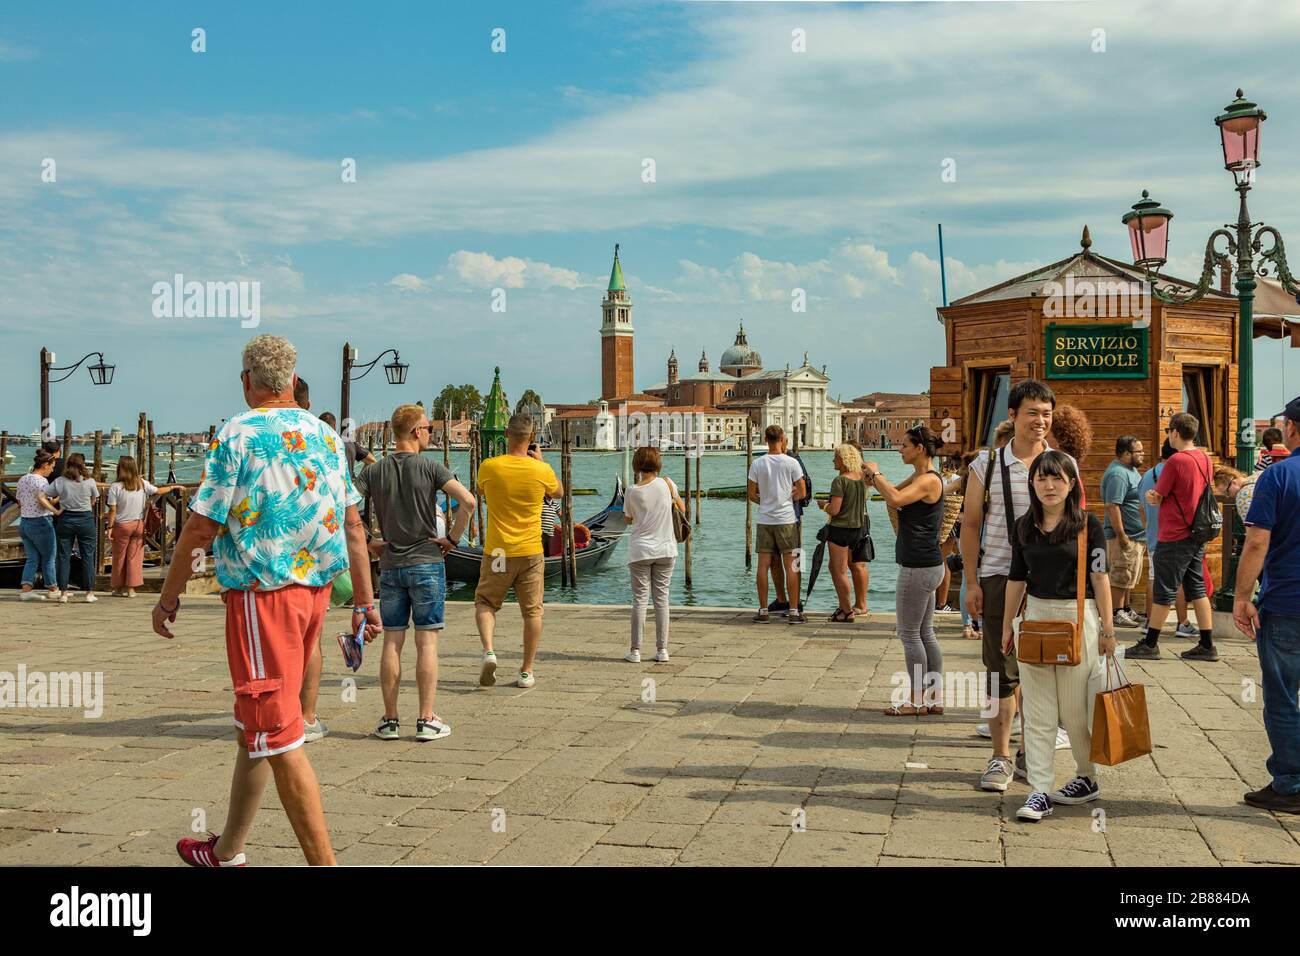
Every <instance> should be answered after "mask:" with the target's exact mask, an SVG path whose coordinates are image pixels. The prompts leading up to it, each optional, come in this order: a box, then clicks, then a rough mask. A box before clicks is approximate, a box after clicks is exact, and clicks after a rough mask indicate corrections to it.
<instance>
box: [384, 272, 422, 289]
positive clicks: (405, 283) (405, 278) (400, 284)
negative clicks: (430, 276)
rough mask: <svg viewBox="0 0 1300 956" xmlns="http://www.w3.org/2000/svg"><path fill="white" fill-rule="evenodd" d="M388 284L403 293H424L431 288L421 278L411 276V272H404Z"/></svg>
mask: <svg viewBox="0 0 1300 956" xmlns="http://www.w3.org/2000/svg"><path fill="white" fill-rule="evenodd" d="M388 284H389V285H391V286H392V287H393V288H395V289H400V290H401V291H403V292H424V291H425V290H427V289H428V287H429V286H428V283H426V282H425V281H424V280H423V279H421V278H420V277H419V276H415V275H411V273H409V272H403V273H400V274H399V275H395V276H393V277H392V278H391V279H389V280H388Z"/></svg>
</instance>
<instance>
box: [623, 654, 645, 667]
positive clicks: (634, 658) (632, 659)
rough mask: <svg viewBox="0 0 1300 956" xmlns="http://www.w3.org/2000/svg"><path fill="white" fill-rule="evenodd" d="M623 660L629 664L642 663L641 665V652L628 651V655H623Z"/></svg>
mask: <svg viewBox="0 0 1300 956" xmlns="http://www.w3.org/2000/svg"><path fill="white" fill-rule="evenodd" d="M623 660H625V661H627V662H628V663H629V664H640V663H641V652H640V651H628V652H627V653H626V654H624V655H623Z"/></svg>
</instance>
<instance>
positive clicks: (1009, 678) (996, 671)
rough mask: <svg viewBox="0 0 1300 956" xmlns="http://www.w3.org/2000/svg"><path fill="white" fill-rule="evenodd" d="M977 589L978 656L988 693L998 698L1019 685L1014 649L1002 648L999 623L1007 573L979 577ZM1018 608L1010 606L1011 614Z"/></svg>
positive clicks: (1005, 590) (1003, 607)
mask: <svg viewBox="0 0 1300 956" xmlns="http://www.w3.org/2000/svg"><path fill="white" fill-rule="evenodd" d="M980 590H981V591H982V592H983V594H984V617H983V619H982V620H981V621H980V637H981V639H982V641H983V648H982V650H983V653H982V655H981V657H982V658H983V661H984V667H985V669H986V670H987V673H988V681H989V696H990V697H997V698H998V699H999V700H1002V699H1005V698H1007V697H1010V696H1011V695H1012V694H1014V693H1015V692H1016V688H1017V687H1019V686H1020V662H1019V661H1017V660H1016V652H1015V651H1014V650H1013V651H1012V652H1011V653H1010V654H1006V653H1003V651H1002V622H1003V620H1004V618H1005V617H1006V614H1007V606H1006V605H1007V576H1006V575H1005V574H994V575H990V576H989V577H987V578H980ZM1019 611H1020V609H1019V608H1012V609H1011V614H1012V616H1015V615H1016V614H1017V613H1019ZM995 680H996V681H997V683H996V685H994V681H995Z"/></svg>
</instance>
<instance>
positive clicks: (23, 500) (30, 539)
mask: <svg viewBox="0 0 1300 956" xmlns="http://www.w3.org/2000/svg"><path fill="white" fill-rule="evenodd" d="M53 470H54V456H53V455H51V454H50V453H49V452H48V451H46V450H45V449H43V448H42V449H41V450H39V451H37V452H36V460H35V462H34V463H33V464H32V470H31V471H30V472H28V473H27V474H25V475H23V476H22V477H21V478H19V479H18V487H17V488H16V489H15V490H14V496H15V497H16V498H17V499H18V504H19V505H20V507H21V508H22V512H21V516H22V520H21V521H20V522H19V525H18V533H19V534H20V535H21V536H22V539H23V551H24V552H26V555H27V560H26V561H25V562H23V593H22V594H21V595H19V599H20V600H23V601H44V600H45V595H44V594H40V593H38V592H37V591H34V590H32V589H33V587H35V585H36V572H37V571H39V572H40V573H41V576H42V577H44V578H45V586H46V587H47V588H49V589H50V596H51V597H57V596H58V594H59V585H58V575H57V574H56V572H55V568H54V557H55V555H56V554H57V553H58V545H57V543H56V542H55V537H54V515H56V514H58V513H59V506H58V505H56V504H55V503H54V502H53V501H51V500H50V482H49V477H50V472H52V471H53Z"/></svg>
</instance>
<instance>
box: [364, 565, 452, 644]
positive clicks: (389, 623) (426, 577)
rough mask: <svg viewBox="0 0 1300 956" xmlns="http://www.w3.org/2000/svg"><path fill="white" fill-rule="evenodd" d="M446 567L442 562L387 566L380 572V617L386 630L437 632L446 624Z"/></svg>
mask: <svg viewBox="0 0 1300 956" xmlns="http://www.w3.org/2000/svg"><path fill="white" fill-rule="evenodd" d="M446 599H447V568H446V566H445V565H443V564H442V563H441V562H438V561H433V562H430V563H428V564H412V565H409V566H407V567H404V568H385V569H383V570H382V571H380V572H379V617H380V619H381V620H382V621H383V622H384V630H385V631H404V630H406V628H407V627H408V625H409V624H410V623H411V622H414V624H415V629H416V630H417V631H437V630H441V629H442V625H443V605H444V602H445V601H446Z"/></svg>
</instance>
